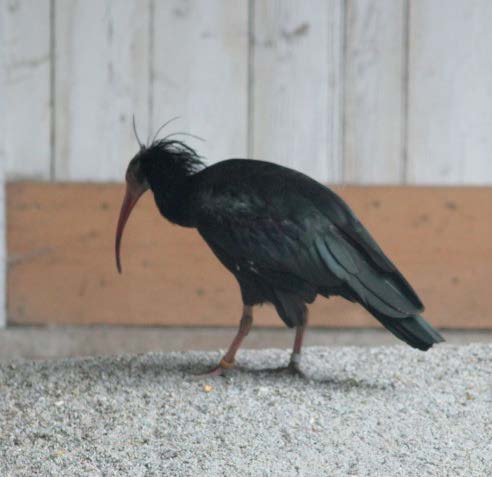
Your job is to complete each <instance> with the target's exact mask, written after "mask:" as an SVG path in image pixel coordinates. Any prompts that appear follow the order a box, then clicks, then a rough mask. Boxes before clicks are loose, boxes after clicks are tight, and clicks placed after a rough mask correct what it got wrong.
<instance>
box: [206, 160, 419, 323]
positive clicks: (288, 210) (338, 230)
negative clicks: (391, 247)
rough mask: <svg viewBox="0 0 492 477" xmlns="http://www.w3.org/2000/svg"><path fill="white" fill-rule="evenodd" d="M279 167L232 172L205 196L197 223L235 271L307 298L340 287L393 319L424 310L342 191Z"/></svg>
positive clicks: (337, 292)
mask: <svg viewBox="0 0 492 477" xmlns="http://www.w3.org/2000/svg"><path fill="white" fill-rule="evenodd" d="M272 166H273V165H272ZM273 167H274V168H275V171H274V172H275V180H274V179H273V178H272V177H268V174H267V173H266V172H268V171H265V170H262V174H261V175H260V176H257V177H255V180H254V181H246V180H245V181H242V182H240V181H234V180H233V178H232V177H231V178H230V186H226V187H224V186H223V187H220V188H215V189H214V188H212V189H211V190H207V192H206V193H205V194H204V195H203V196H202V197H201V200H200V203H201V207H200V210H199V213H198V214H197V215H198V222H197V228H198V230H199V232H200V233H201V234H202V236H203V237H204V238H205V240H206V241H207V242H208V243H209V244H210V245H211V247H212V248H213V249H215V250H216V253H217V251H219V253H220V254H221V256H222V257H225V260H223V261H224V262H226V261H227V262H228V263H226V265H227V266H228V267H229V268H231V270H233V269H234V267H236V269H238V270H239V269H242V270H244V269H246V270H247V271H248V272H249V273H253V274H256V275H257V276H258V278H259V279H261V280H263V281H265V282H266V283H268V284H269V285H271V286H272V287H277V288H279V289H283V290H285V289H287V290H289V291H296V292H297V293H299V294H302V295H303V296H305V298H311V299H314V296H311V295H312V294H313V293H314V295H315V294H316V293H318V292H319V293H323V294H325V293H326V294H341V295H343V296H345V297H347V298H354V299H356V300H357V301H359V302H360V303H362V304H363V305H364V306H366V307H367V308H370V309H373V310H377V311H378V312H380V313H382V314H384V315H385V316H389V317H393V318H404V317H407V316H411V315H414V314H416V313H418V312H419V311H420V310H421V309H422V306H421V303H420V300H419V299H418V297H417V296H416V294H415V292H414V291H413V290H412V289H411V288H410V286H409V285H408V283H407V282H406V280H405V279H404V278H403V277H402V275H401V274H400V273H399V272H398V270H397V269H396V267H395V266H394V265H393V264H392V263H391V262H390V260H389V259H388V258H387V257H386V256H385V255H384V253H383V252H382V251H381V249H380V248H379V247H378V245H377V244H376V242H375V241H374V240H373V239H372V237H371V236H370V235H369V233H368V232H367V230H366V229H365V228H364V227H363V226H362V224H360V222H359V221H358V220H357V218H356V217H355V215H354V214H353V213H352V212H351V211H350V209H349V208H348V207H347V206H346V204H345V203H344V202H343V201H342V200H341V199H340V198H339V197H338V196H336V195H335V194H334V193H333V192H332V191H330V190H329V189H328V188H326V187H324V186H321V185H320V184H318V183H317V182H315V181H313V180H312V179H309V178H307V177H306V176H303V175H302V174H299V173H296V172H295V171H290V170H288V169H284V168H278V166H273ZM279 169H281V171H280V172H282V175H281V177H279ZM285 171H288V172H285ZM238 267H239V268H238ZM332 292H334V293H332ZM306 301H309V300H306Z"/></svg>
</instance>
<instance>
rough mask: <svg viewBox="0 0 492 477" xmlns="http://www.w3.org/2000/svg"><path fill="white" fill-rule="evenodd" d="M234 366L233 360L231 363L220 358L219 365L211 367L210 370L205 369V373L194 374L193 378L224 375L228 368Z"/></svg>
mask: <svg viewBox="0 0 492 477" xmlns="http://www.w3.org/2000/svg"><path fill="white" fill-rule="evenodd" d="M233 366H234V361H233V362H232V363H230V362H228V361H226V360H225V359H224V358H222V359H221V360H220V363H219V365H218V366H217V367H216V368H213V369H212V370H211V371H207V372H205V373H199V374H195V375H194V378H195V379H203V378H214V377H216V376H225V375H226V374H227V372H228V370H229V369H231V368H232V367H233Z"/></svg>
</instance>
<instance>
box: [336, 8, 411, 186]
mask: <svg viewBox="0 0 492 477" xmlns="http://www.w3.org/2000/svg"><path fill="white" fill-rule="evenodd" d="M405 14H406V1H405V0H351V1H349V2H347V13H346V15H347V16H346V34H345V38H346V48H345V52H346V58H345V94H344V98H345V129H344V146H345V147H344V152H345V164H344V165H345V168H344V180H345V181H348V182H354V183H365V184H374V183H380V184H381V183H390V184H397V183H400V182H401V181H402V178H403V135H402V132H403V125H404V124H405V122H404V114H405V111H404V105H405V103H404V94H405V92H404V90H403V81H404V78H405V44H406V41H405V37H406V15H405Z"/></svg>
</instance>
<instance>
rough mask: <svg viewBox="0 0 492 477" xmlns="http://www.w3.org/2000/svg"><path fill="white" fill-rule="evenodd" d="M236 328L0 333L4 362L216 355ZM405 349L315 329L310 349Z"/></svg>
mask: <svg viewBox="0 0 492 477" xmlns="http://www.w3.org/2000/svg"><path fill="white" fill-rule="evenodd" d="M235 331H236V330H235V329H233V328H162V327H161V328H157V327H145V328H144V327H119V326H92V327H29V326H23V327H9V328H7V329H4V330H0V360H1V361H9V360H12V359H51V358H65V357H75V356H100V355H110V354H121V353H145V352H149V351H187V350H202V351H207V350H216V349H224V348H227V347H228V346H229V344H230V342H231V340H232V338H233V336H234V334H235ZM443 334H444V336H445V338H446V340H447V342H448V343H454V344H468V343H492V331H464V330H448V331H446V330H445V331H443ZM292 341H293V332H292V330H288V329H286V328H278V329H277V328H275V329H270V328H256V329H254V330H253V331H252V332H251V333H250V335H249V336H248V338H247V339H246V341H245V343H244V348H245V349H247V348H249V349H263V348H282V349H288V348H290V347H291V346H292ZM398 343H401V342H400V341H398V340H397V339H396V338H395V337H393V335H391V334H390V333H389V332H387V331H386V330H382V329H356V330H347V329H344V330H336V329H320V328H311V329H309V330H308V332H307V334H306V341H305V345H306V346H379V345H392V344H398Z"/></svg>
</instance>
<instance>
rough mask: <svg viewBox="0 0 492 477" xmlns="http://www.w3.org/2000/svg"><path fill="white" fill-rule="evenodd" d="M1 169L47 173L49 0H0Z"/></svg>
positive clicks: (15, 174) (17, 174)
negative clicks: (0, 73)
mask: <svg viewBox="0 0 492 477" xmlns="http://www.w3.org/2000/svg"><path fill="white" fill-rule="evenodd" d="M0 42H1V48H2V55H1V58H0V61H1V62H2V64H1V68H2V71H3V73H2V81H1V83H0V95H1V102H2V103H3V104H2V114H4V115H5V116H6V118H8V120H6V121H5V125H4V127H5V128H4V129H2V135H4V137H5V145H4V147H5V158H4V159H5V161H6V174H7V176H8V177H9V178H36V179H48V178H49V177H50V161H51V145H50V131H51V127H50V125H51V107H50V2H49V0H0Z"/></svg>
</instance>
